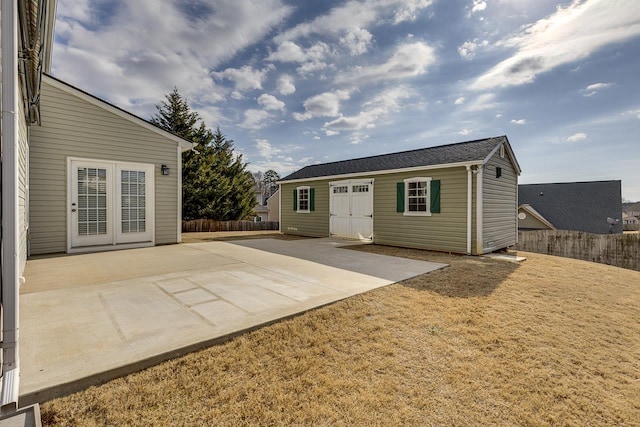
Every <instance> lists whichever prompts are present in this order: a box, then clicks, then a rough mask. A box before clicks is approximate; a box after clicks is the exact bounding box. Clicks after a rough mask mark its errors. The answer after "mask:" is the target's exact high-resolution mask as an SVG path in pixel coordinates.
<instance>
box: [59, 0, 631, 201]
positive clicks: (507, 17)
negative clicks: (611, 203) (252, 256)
mask: <svg viewBox="0 0 640 427" xmlns="http://www.w3.org/2000/svg"><path fill="white" fill-rule="evenodd" d="M55 31H56V33H55V45H54V50H53V69H52V73H53V74H54V75H55V76H57V77H59V78H62V79H63V80H65V81H68V82H69V83H71V84H73V85H76V86H78V87H80V88H82V89H84V90H86V91H88V92H90V93H93V94H95V95H96V96H99V97H101V98H103V99H106V100H108V101H110V102H112V103H114V104H116V105H118V106H120V107H122V108H124V109H126V110H129V111H131V112H133V113H135V114H138V115H140V116H141V117H144V118H149V117H150V116H151V115H152V114H154V113H155V111H156V109H155V105H156V104H158V103H159V102H160V101H161V100H163V98H164V95H165V94H167V93H169V92H170V91H171V90H172V89H173V87H174V86H175V87H177V88H178V90H179V91H180V93H182V94H183V95H184V96H185V97H186V98H187V99H188V101H189V103H190V105H191V106H192V108H193V109H194V110H196V111H197V112H198V113H199V114H200V116H201V117H202V118H203V119H204V120H205V123H206V124H207V125H208V126H209V127H210V128H215V127H216V126H218V125H219V126H220V128H221V129H222V131H223V133H224V134H225V135H227V136H228V137H229V138H231V139H233V140H234V141H235V147H236V151H237V152H238V153H242V154H243V156H244V159H245V160H246V161H248V162H249V163H250V169H252V170H254V171H258V170H261V171H265V170H267V169H274V170H276V171H277V172H278V173H280V174H281V175H282V176H285V175H287V174H288V173H290V172H293V171H294V170H297V169H299V168H301V167H303V166H305V165H307V164H312V163H321V162H327V161H334V160H342V159H349V158H355V157H363V156H368V155H375V154H383V153H390V152H395V151H402V150H410V149H415V148H422V147H429V146H435V145H441V144H447V143H453V142H459V141H466V140H473V139H479V138H484V137H489V136H497V135H503V134H506V135H507V136H508V137H509V140H510V142H511V144H512V146H513V148H514V151H515V153H516V156H517V158H518V161H519V162H520V165H521V166H522V169H523V174H522V176H521V178H520V183H524V184H529V183H541V182H569V181H589V180H606V179H621V180H622V186H623V192H622V193H623V197H625V198H627V199H631V200H634V201H636V200H640V83H639V80H638V76H640V4H638V1H637V0H581V1H580V0H575V1H557V0H556V1H549V0H529V1H525V0H358V1H356V0H346V1H344V0H340V1H339V0H326V1H302V0H299V1H285V0H260V1H253V2H252V1H249V0H164V1H158V0H135V1H126V0H58V10H57V22H56V29H55Z"/></svg>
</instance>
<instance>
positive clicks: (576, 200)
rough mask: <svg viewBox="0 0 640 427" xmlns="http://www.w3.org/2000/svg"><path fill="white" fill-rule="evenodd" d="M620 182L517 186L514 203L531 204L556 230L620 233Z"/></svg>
mask: <svg viewBox="0 0 640 427" xmlns="http://www.w3.org/2000/svg"><path fill="white" fill-rule="evenodd" d="M621 187H622V183H621V181H588V182H563V183H553V184H526V185H519V186H518V204H520V205H522V204H528V205H531V206H532V207H533V208H534V209H535V210H536V211H538V212H539V213H540V214H541V215H542V216H543V217H544V218H545V219H546V220H547V221H549V222H550V223H551V224H553V225H554V227H556V228H557V229H558V230H576V231H586V232H588V233H595V234H607V233H609V223H608V222H607V218H612V219H618V220H620V222H619V223H618V224H617V225H615V226H613V227H612V231H613V232H614V233H622V190H621Z"/></svg>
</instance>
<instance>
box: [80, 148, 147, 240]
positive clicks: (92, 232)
mask: <svg viewBox="0 0 640 427" xmlns="http://www.w3.org/2000/svg"><path fill="white" fill-rule="evenodd" d="M68 170H69V174H68V176H69V189H68V192H69V203H70V206H69V216H68V225H69V230H68V231H69V245H68V246H69V249H70V250H73V249H74V248H82V247H85V248H86V247H90V246H93V247H100V246H107V245H118V244H125V243H141V242H152V241H153V233H154V221H153V218H154V211H153V206H154V203H153V194H154V165H147V164H135V163H122V162H107V161H94V160H83V159H69V162H68Z"/></svg>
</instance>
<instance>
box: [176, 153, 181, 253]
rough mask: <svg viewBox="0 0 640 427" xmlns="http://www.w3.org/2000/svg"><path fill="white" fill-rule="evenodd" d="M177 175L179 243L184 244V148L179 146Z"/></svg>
mask: <svg viewBox="0 0 640 427" xmlns="http://www.w3.org/2000/svg"><path fill="white" fill-rule="evenodd" d="M177 161H178V163H177V165H178V166H177V167H176V173H177V174H178V243H181V242H182V147H180V144H178V158H177Z"/></svg>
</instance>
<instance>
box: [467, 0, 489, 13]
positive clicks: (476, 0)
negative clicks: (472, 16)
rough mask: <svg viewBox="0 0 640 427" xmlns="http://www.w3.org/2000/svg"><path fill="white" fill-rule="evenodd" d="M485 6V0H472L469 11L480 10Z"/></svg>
mask: <svg viewBox="0 0 640 427" xmlns="http://www.w3.org/2000/svg"><path fill="white" fill-rule="evenodd" d="M486 8H487V2H486V1H484V0H473V7H472V8H471V13H476V12H482V11H483V10H485V9H486Z"/></svg>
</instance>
